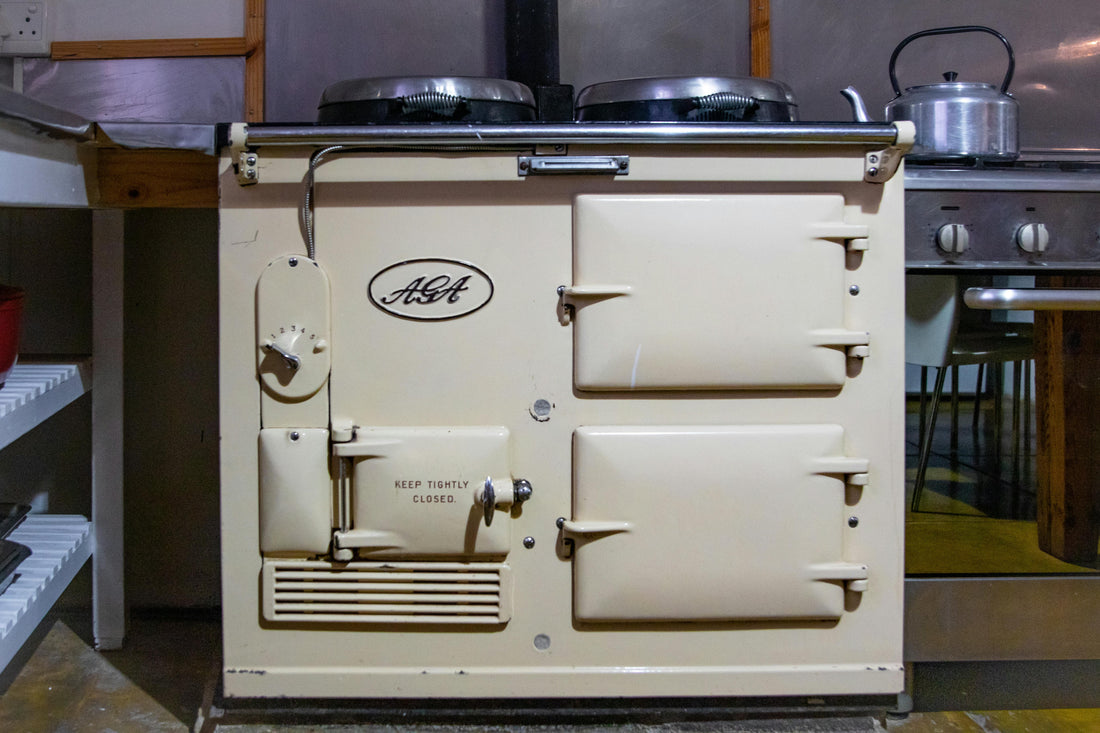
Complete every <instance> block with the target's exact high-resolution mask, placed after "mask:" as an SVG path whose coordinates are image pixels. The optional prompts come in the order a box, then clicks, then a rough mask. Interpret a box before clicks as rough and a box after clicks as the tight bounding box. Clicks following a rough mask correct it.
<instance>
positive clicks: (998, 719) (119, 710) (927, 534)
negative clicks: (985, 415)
mask: <svg viewBox="0 0 1100 733" xmlns="http://www.w3.org/2000/svg"><path fill="white" fill-rule="evenodd" d="M960 423H961V425H962V428H961V430H960V436H959V437H960V443H959V448H958V450H957V451H956V453H955V455H954V456H952V455H951V451H950V450H949V449H947V447H946V446H947V445H948V440H947V438H948V433H949V430H950V420H949V413H946V412H945V413H944V415H943V419H942V420H941V424H940V426H939V428H938V429H937V452H936V455H935V456H934V457H933V461H932V470H931V471H930V473H929V481H928V486H927V489H926V491H925V494H924V499H923V501H922V511H921V512H919V513H917V514H913V515H911V516H910V517H909V521H908V522H907V566H908V572H910V573H918V574H925V573H926V574H940V573H948V574H951V573H1001V572H1004V573H1028V572H1042V573H1051V572H1054V573H1057V572H1076V573H1080V572H1092V571H1096V570H1097V566H1096V565H1095V564H1093V565H1087V566H1081V565H1070V564H1067V563H1061V562H1060V561H1058V560H1055V559H1054V558H1051V557H1050V556H1048V555H1046V554H1045V553H1042V552H1041V551H1039V549H1038V545H1037V540H1036V533H1035V522H1034V511H1035V496H1034V476H1033V469H1032V468H1031V466H1033V465H1034V462H1033V460H1029V459H1027V458H1026V457H1024V456H1021V458H1020V460H1019V461H1014V460H1013V459H1012V458H1011V451H1009V450H1007V448H1008V446H1007V445H1002V446H1001V448H1002V450H1001V456H1000V457H996V456H995V455H992V454H995V453H996V451H990V450H989V448H990V437H991V436H990V435H986V434H979V435H978V436H977V439H976V440H975V436H973V435H971V434H970V427H969V425H970V421H969V413H968V411H966V410H964V412H963V415H962V416H961V419H960ZM910 424H911V426H912V427H913V428H914V430H913V431H911V437H912V440H911V441H910V446H909V451H908V453H909V455H908V456H907V461H908V463H909V464H910V471H909V473H910V485H909V487H908V488H909V490H910V491H911V490H912V476H913V473H914V470H915V463H916V443H915V437H916V433H915V426H916V416H915V414H914V415H910ZM1006 433H1007V431H1006ZM1005 439H1006V440H1008V438H1007V435H1006V437H1005ZM1032 449H1034V447H1033V448H1032ZM88 627H89V619H88V617H87V614H79V613H78V614H75V615H70V616H65V617H64V618H63V620H61V621H58V622H57V623H55V624H54V626H53V627H52V628H51V629H50V630H49V633H48V634H46V635H45V636H44V637H43V638H42V639H40V641H39V643H38V646H37V649H36V650H35V651H34V653H33V655H31V656H30V657H29V659H28V660H27V661H26V663H25V665H24V666H23V668H22V670H21V672H20V673H19V675H18V676H17V677H15V679H14V681H13V682H12V683H11V686H10V687H9V688H8V689H7V691H6V692H4V693H3V695H2V697H0V731H5V732H7V731H12V732H13V733H17V732H23V731H26V732H28V733H32V732H33V733H37V732H38V731H43V732H45V731H64V732H66V733H69V732H72V733H84V732H85V731H88V732H92V731H95V732H96V733H100V732H101V731H119V732H120V733H123V732H125V731H135V732H144V731H185V730H191V729H194V730H203V731H236V732H237V733H260V732H261V731H292V732H295V733H304V732H305V731H327V732H329V733H332V732H334V731H353V730H358V731H395V730H427V731H435V732H436V733H443V732H444V731H467V732H469V731H474V730H476V731H505V730H507V731H517V730H530V731H575V730H579V731H584V730H592V731H596V730H600V731H604V730H609V729H614V730H621V731H638V732H639V733H641V731H646V732H651V731H704V730H705V731H767V730H775V731H883V730H889V731H903V732H904V733H926V732H929V733H930V732H932V731H936V732H939V731H975V732H977V731H983V732H986V733H988V732H990V731H1003V732H1004V733H1015V732H1016V731H1021V732H1022V731H1036V732H1040V733H1041V732H1043V731H1074V732H1075V731H1082V732H1083V731H1100V709H1096V710H1092V709H1089V710H1000V711H970V712H962V711H946V712H924V713H913V714H911V715H909V716H908V717H907V718H905V719H900V720H895V719H889V718H887V717H886V716H884V715H877V716H872V715H863V716H851V715H847V716H835V717H818V718H813V719H795V718H788V719H784V720H776V719H772V720H706V721H699V720H691V719H686V720H684V721H664V720H663V721H653V720H648V721H646V720H642V721H637V720H625V721H613V722H608V723H604V724H600V725H589V724H587V723H586V724H584V725H572V724H561V723H558V724H541V725H534V724H530V725H521V724H513V725H496V724H492V725H476V724H475V725H466V726H455V725H418V726H408V725H397V724H394V723H393V722H389V721H388V722H386V723H384V724H377V723H375V724H371V723H369V722H358V723H351V722H347V721H343V722H332V721H331V719H326V720H325V722H320V721H318V722H313V723H311V722H310V721H308V720H301V719H295V720H293V721H287V720H284V721H282V723H268V722H265V721H259V720H257V716H255V715H253V716H249V720H248V721H247V722H241V719H239V718H238V719H236V721H235V720H234V718H233V717H232V716H230V717H219V715H218V709H217V697H216V691H215V687H216V679H217V671H218V670H217V668H218V662H217V660H218V653H219V652H218V650H219V644H220V641H219V640H220V625H219V622H218V619H217V617H216V616H215V615H213V614H205V615H203V614H198V615H194V614H192V615H187V614H174V615H163V614H161V615H156V614H152V615H151V614H140V613H135V615H134V617H133V619H132V621H131V627H130V637H129V640H128V643H127V646H126V648H125V649H124V650H122V651H118V652H106V653H97V652H95V651H93V650H92V649H91V648H90V646H89V643H90V642H89V638H90V633H89V628H88ZM212 702H213V703H214V705H215V707H214V709H213V711H212V710H211V707H210V706H211V703H212ZM260 717H261V718H262V715H261V716H260Z"/></svg>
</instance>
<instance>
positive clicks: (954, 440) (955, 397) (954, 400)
mask: <svg viewBox="0 0 1100 733" xmlns="http://www.w3.org/2000/svg"><path fill="white" fill-rule="evenodd" d="M958 455H959V368H958V367H957V366H953V367H951V457H952V458H955V457H957V456H958Z"/></svg>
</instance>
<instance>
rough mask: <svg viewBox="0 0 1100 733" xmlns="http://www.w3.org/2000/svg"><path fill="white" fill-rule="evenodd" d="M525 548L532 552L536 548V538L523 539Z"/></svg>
mask: <svg viewBox="0 0 1100 733" xmlns="http://www.w3.org/2000/svg"><path fill="white" fill-rule="evenodd" d="M523 546H524V547H526V548H527V549H528V550H530V549H531V548H532V547H534V546H535V538H534V537H524V538H523Z"/></svg>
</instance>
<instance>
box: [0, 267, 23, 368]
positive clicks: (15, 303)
mask: <svg viewBox="0 0 1100 733" xmlns="http://www.w3.org/2000/svg"><path fill="white" fill-rule="evenodd" d="M24 295H25V293H24V292H23V288H16V287H12V286H11V285H0V386H2V385H3V384H4V381H5V380H7V378H8V374H10V373H11V368H12V367H13V366H15V361H16V359H17V358H18V356H19V334H20V330H21V326H22V322H23V297H24Z"/></svg>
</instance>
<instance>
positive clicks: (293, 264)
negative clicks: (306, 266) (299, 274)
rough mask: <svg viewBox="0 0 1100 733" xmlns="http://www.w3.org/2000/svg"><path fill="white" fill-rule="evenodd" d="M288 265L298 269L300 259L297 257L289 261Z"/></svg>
mask: <svg viewBox="0 0 1100 733" xmlns="http://www.w3.org/2000/svg"><path fill="white" fill-rule="evenodd" d="M288 263H289V264H290V266H291V267H297V266H298V258H297V257H291V258H290V259H289V260H288Z"/></svg>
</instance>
